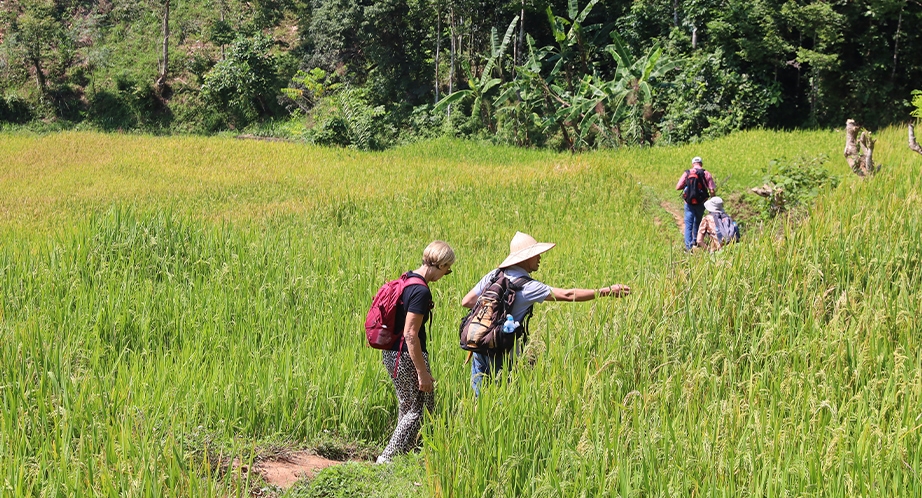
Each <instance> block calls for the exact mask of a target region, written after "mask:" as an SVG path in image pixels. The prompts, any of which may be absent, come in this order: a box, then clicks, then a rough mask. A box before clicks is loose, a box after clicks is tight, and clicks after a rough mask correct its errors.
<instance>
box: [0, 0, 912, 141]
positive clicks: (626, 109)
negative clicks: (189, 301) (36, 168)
mask: <svg viewBox="0 0 922 498" xmlns="http://www.w3.org/2000/svg"><path fill="white" fill-rule="evenodd" d="M167 5H169V9H168V10H167V9H166V8H165V7H166V6H167ZM167 13H169V16H168V18H167V19H166V21H168V22H167V23H166V25H167V27H168V28H169V29H168V31H167V32H165V31H164V29H163V24H164V17H166V14H167ZM919 26H922V4H920V3H919V2H917V1H915V0H862V1H857V2H845V1H835V2H829V1H826V0H797V1H794V0H721V1H716V0H705V1H697V0H696V1H675V2H664V1H651V0H641V1H627V0H618V1H612V2H600V1H598V0H590V1H587V2H578V1H576V0H567V1H563V0H544V1H540V2H535V1H528V2H525V1H524V0H520V1H508V0H489V1H482V2H472V1H469V0H361V1H343V0H259V1H255V2H254V1H247V2H244V1H242V0H206V1H204V2H193V1H190V0H169V1H167V0H148V1H145V2H135V1H130V0H105V1H102V0H11V1H7V2H4V3H3V4H2V5H0V33H3V36H2V38H0V94H2V95H0V97H2V98H0V123H8V124H23V123H29V122H33V123H45V124H42V125H38V124H34V126H36V127H40V126H48V125H47V123H49V122H51V123H56V124H55V125H52V126H53V127H55V126H56V127H72V126H83V127H89V128H98V129H105V130H117V129H122V130H128V129H140V130H156V131H158V132H160V131H163V132H170V131H173V132H190V131H191V132H213V131H218V130H225V129H235V130H241V129H244V130H251V131H255V132H260V133H273V134H282V135H286V136H289V137H294V138H300V137H306V138H308V139H310V138H311V137H319V138H318V139H316V140H315V142H317V143H338V144H343V145H347V146H352V147H357V148H374V147H382V146H384V145H385V144H395V143H402V142H407V141H410V140H413V139H417V138H422V137H427V136H432V135H435V134H442V133H448V134H455V135H463V136H470V135H473V136H488V137H492V138H494V139H495V140H496V141H499V142H505V143H510V144H517V145H525V146H550V147H556V148H563V149H572V150H580V149H586V148H593V147H617V146H620V145H625V144H627V145H631V144H654V143H666V144H668V143H683V142H687V141H695V140H698V139H701V138H707V137H714V136H721V135H724V134H726V133H729V132H731V131H734V130H740V129H748V128H753V127H760V126H761V127H772V128H777V127H783V128H792V127H801V126H806V127H811V126H822V127H828V126H840V125H841V123H843V122H844V121H845V119H846V118H854V119H856V120H858V121H859V122H860V123H862V124H863V125H864V126H865V127H867V128H876V127H878V126H883V125H885V124H889V123H895V122H902V121H904V120H905V118H906V116H907V114H908V112H909V111H910V110H911V106H910V105H909V99H910V92H911V90H913V89H914V88H915V87H916V86H917V82H918V81H919V80H920V79H922V51H919V50H918V49H917V48H918V47H919V46H922V30H920V29H919ZM504 33H505V34H506V36H503V34H504ZM166 34H168V35H169V36H167V37H166V39H165V41H164V38H165V35H166ZM164 42H165V45H166V47H164ZM164 55H165V56H166V57H165V59H164ZM163 69H165V70H166V78H165V79H164V80H163V81H162V82H161V83H158V78H159V76H160V73H161V70H163ZM314 69H320V70H323V71H325V72H327V73H328V74H330V75H335V79H336V80H337V81H338V82H339V83H342V84H343V86H342V87H341V89H340V90H336V91H332V92H330V93H328V94H327V95H326V96H325V97H319V98H318V99H317V100H316V101H311V102H310V103H309V104H308V105H307V109H305V105H304V104H305V102H295V101H293V100H292V99H291V98H290V97H289V96H288V93H287V92H285V91H283V89H284V88H286V87H289V88H298V85H299V83H298V81H299V80H301V78H300V77H298V76H296V75H297V74H298V71H299V70H300V71H302V74H309V72H310V71H311V70H314ZM292 78H294V80H292ZM459 90H460V91H462V92H464V93H463V94H461V95H459V96H457V97H455V100H454V101H453V103H454V104H456V105H454V106H448V105H447V103H446V105H443V106H441V107H439V108H437V109H434V108H433V105H434V104H435V103H436V102H438V101H440V100H442V99H443V98H444V97H445V96H446V95H449V94H453V93H456V92H457V91H459ZM338 92H349V93H350V95H346V96H338V95H336V94H337V93H338ZM462 97H463V98H462ZM325 99H330V100H331V102H329V103H326V102H324V100H325ZM344 101H345V102H348V105H345V104H343V102H344ZM314 106H318V107H319V109H318V110H317V113H318V114H319V116H317V117H313V116H311V112H312V110H313V107H314ZM350 106H351V107H356V106H359V107H360V108H361V112H354V113H353V114H355V115H357V116H359V117H357V118H352V117H350V114H349V113H348V112H346V111H342V109H345V108H350ZM334 108H335V109H339V110H340V111H331V109H334ZM293 111H297V112H294V113H293ZM331 112H333V114H337V112H338V113H339V114H341V115H342V116H340V120H342V121H343V122H342V123H339V121H337V122H336V123H339V124H336V123H334V122H332V121H330V118H329V116H330V115H331ZM351 119H354V120H353V121H350V120H351ZM363 120H364V122H366V124H367V123H371V125H372V127H373V128H374V133H373V134H374V135H375V138H374V140H365V139H362V140H359V141H354V140H353V138H350V137H352V136H353V135H355V133H352V134H350V133H347V132H345V131H344V130H343V127H345V128H350V127H362V126H364V125H363V124H362V122H363ZM276 121H282V122H284V121H288V123H287V124H286V125H285V126H277V125H274V124H271V123H272V122H276ZM333 125H335V126H333ZM317 126H319V127H321V129H320V130H314V129H313V128H314V127H317ZM331 126H332V128H331ZM337 127H339V128H337ZM330 135H332V136H333V138H328V137H329V136H330ZM360 135H361V134H360Z"/></svg>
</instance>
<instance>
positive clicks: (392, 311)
mask: <svg viewBox="0 0 922 498" xmlns="http://www.w3.org/2000/svg"><path fill="white" fill-rule="evenodd" d="M411 285H426V281H425V280H423V279H422V278H420V277H416V276H414V277H410V276H407V274H406V273H404V274H403V275H401V276H400V278H398V279H397V280H391V281H390V282H387V283H386V284H384V285H382V286H381V288H380V289H378V293H377V294H375V297H374V299H372V300H371V308H370V309H369V310H368V315H366V316H365V338H366V339H368V345H369V346H371V347H373V348H375V349H393V347H394V344H397V341H399V340H400V338H401V337H403V331H402V330H395V328H394V321H395V318H396V316H397V305H398V304H400V297H401V296H402V295H403V290H404V289H406V288H407V287H409V286H411ZM426 287H429V286H428V285H426Z"/></svg>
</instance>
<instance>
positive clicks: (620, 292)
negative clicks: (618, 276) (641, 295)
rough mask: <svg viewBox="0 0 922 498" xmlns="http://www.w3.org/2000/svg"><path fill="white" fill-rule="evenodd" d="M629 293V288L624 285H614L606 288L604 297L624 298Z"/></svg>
mask: <svg viewBox="0 0 922 498" xmlns="http://www.w3.org/2000/svg"><path fill="white" fill-rule="evenodd" d="M630 293H631V288H630V287H628V286H626V285H624V284H615V285H609V286H608V293H607V294H605V295H606V296H615V297H624V296H627V295H628V294H630Z"/></svg>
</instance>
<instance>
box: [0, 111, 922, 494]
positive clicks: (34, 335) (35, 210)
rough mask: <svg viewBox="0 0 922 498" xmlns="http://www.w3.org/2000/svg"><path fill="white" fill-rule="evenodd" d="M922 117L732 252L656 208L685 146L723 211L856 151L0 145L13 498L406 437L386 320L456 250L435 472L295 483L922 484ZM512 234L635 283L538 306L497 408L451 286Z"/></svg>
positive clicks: (553, 269) (786, 139)
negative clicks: (913, 137) (915, 135)
mask: <svg viewBox="0 0 922 498" xmlns="http://www.w3.org/2000/svg"><path fill="white" fill-rule="evenodd" d="M905 134H906V130H905V129H899V130H897V129H891V130H885V131H884V132H882V133H880V134H879V135H878V136H877V138H878V146H877V149H876V156H875V157H878V158H879V160H880V161H882V162H884V163H885V164H887V167H886V168H885V169H883V170H881V172H880V173H878V174H877V175H875V177H874V178H873V179H871V180H863V179H859V178H858V177H856V176H854V175H852V174H850V173H848V168H847V166H846V165H845V163H844V161H839V162H833V163H829V164H826V165H824V167H826V168H828V169H829V170H830V172H831V173H833V174H836V175H838V176H840V177H841V179H842V180H841V185H840V186H839V187H838V188H837V189H835V190H822V191H820V192H819V195H818V196H817V197H816V198H815V200H814V201H813V203H812V205H811V206H810V207H809V208H807V209H806V210H805V213H804V216H799V217H797V218H791V219H789V218H787V217H784V216H781V217H778V218H776V219H775V220H773V221H771V222H768V223H767V224H765V225H764V229H763V230H758V229H756V228H755V224H753V225H752V226H753V228H752V229H750V230H748V231H747V233H746V238H745V240H744V242H743V243H740V244H736V245H734V246H731V247H730V248H728V249H727V250H725V251H724V252H722V253H718V254H714V255H709V254H704V253H696V254H691V255H687V254H685V253H683V252H682V242H681V234H680V233H679V231H678V230H677V229H676V227H675V225H674V224H673V223H672V222H671V215H670V214H669V212H668V211H667V210H666V209H664V208H663V207H662V206H664V205H665V206H667V207H668V206H670V205H671V206H672V208H673V209H675V208H678V207H679V204H678V203H679V199H678V194H677V192H676V191H675V190H673V187H674V184H675V180H676V177H677V176H678V175H679V174H680V172H681V171H682V169H683V168H684V167H685V166H686V164H687V163H688V160H689V158H690V157H691V156H693V155H701V156H703V157H704V158H705V161H706V162H707V164H708V168H709V169H710V170H711V171H712V172H713V173H714V174H715V175H716V176H717V178H720V179H724V178H727V177H728V176H729V178H727V179H726V180H725V181H722V183H721V185H720V193H721V195H723V196H724V197H725V198H727V199H730V198H732V197H733V195H734V194H735V193H738V192H741V191H743V190H746V189H747V188H748V187H751V186H754V185H758V184H759V183H760V182H761V181H762V179H763V178H762V176H763V174H764V169H765V167H766V165H767V164H768V163H769V160H770V158H772V157H778V152H779V151H790V152H791V153H793V152H794V151H797V152H799V153H800V154H802V156H803V157H807V158H811V157H819V156H820V154H830V155H831V154H832V153H833V152H836V151H838V150H839V149H840V147H841V136H840V135H839V134H837V133H832V132H797V133H772V132H765V131H758V132H748V133H740V134H733V135H731V136H729V137H725V138H722V139H720V140H716V141H711V142H707V143H703V144H699V145H696V146H694V147H690V146H689V147H663V148H652V149H625V150H621V151H618V152H617V153H613V152H597V153H590V154H584V155H579V156H573V155H568V154H553V153H550V152H544V151H533V150H522V149H515V148H508V147H502V148H500V147H492V146H487V145H483V144H478V143H473V142H461V141H446V140H437V141H429V142H425V143H421V144H417V145H411V146H406V147H400V148H396V149H394V150H391V151H386V152H379V153H363V152H357V151H352V150H338V149H332V150H331V149H323V148H317V147H309V146H303V145H298V144H285V143H268V142H255V141H234V140H229V139H221V138H202V137H179V138H155V137H146V136H125V135H121V136H120V135H112V134H94V133H64V134H48V135H43V136H30V135H24V134H17V135H2V136H0V148H2V150H4V151H6V152H7V154H8V160H7V161H6V162H4V164H3V165H2V166H0V175H2V176H3V177H4V178H5V179H6V180H5V186H6V188H4V189H3V190H2V191H0V233H2V236H3V241H4V243H3V244H2V245H0V281H2V282H3V285H2V286H0V289H2V296H0V297H2V299H0V355H2V357H3V358H4V359H5V360H4V361H3V362H0V405H2V406H3V410H0V450H2V451H0V482H2V483H3V486H4V488H3V489H4V491H3V494H5V495H11V496H40V495H63V496H81V495H88V496H126V495H130V496H228V495H241V496H242V495H246V494H247V493H248V492H249V489H250V487H251V486H260V485H259V484H258V483H256V482H254V481H253V480H252V479H254V477H253V474H252V473H250V474H247V476H244V477H242V478H238V477H236V474H234V473H231V472H225V467H224V466H225V465H227V464H228V463H229V462H230V461H231V459H232V458H233V457H238V458H240V459H241V461H243V462H244V463H246V464H251V463H252V461H253V460H254V459H256V458H257V457H258V456H259V455H261V454H263V453H264V452H265V451H266V449H267V448H268V447H272V446H276V445H279V444H284V445H286V446H289V447H290V446H303V445H309V444H310V442H311V441H314V440H315V439H316V438H317V436H318V434H325V433H328V432H329V433H332V434H335V435H337V436H338V437H339V438H343V439H345V440H348V441H356V442H359V443H362V444H367V445H371V446H376V447H379V448H380V447H382V446H383V445H384V443H385V441H386V439H387V437H388V435H389V434H390V431H391V430H392V429H393V424H394V416H395V413H396V410H397V409H396V406H395V399H394V396H393V393H392V387H391V384H390V383H389V381H388V378H387V374H386V372H385V371H384V369H383V368H382V367H381V363H380V355H379V354H378V353H377V352H375V351H373V350H371V349H370V348H367V347H366V346H365V345H364V338H363V336H362V334H361V323H362V321H363V318H364V313H365V311H366V309H367V305H368V302H369V300H370V298H371V295H372V294H373V292H374V290H375V289H376V288H377V287H378V286H379V285H380V283H381V282H382V281H384V280H385V279H388V278H393V277H394V276H396V275H398V274H399V273H400V272H402V271H405V270H406V269H408V268H413V267H414V265H417V264H418V263H419V257H420V252H421V251H422V248H423V247H424V246H425V245H426V243H428V242H429V241H430V240H432V239H435V238H441V239H444V240H447V241H448V242H450V243H451V244H452V245H453V246H454V248H455V249H456V251H457V253H458V258H459V259H458V261H457V263H456V264H455V266H454V267H453V269H454V272H453V273H452V275H451V276H450V277H448V278H445V279H443V280H440V281H439V282H437V283H436V284H434V285H433V287H432V288H433V293H434V296H435V299H436V302H437V307H436V310H435V323H434V326H433V327H432V329H431V332H430V336H429V337H430V340H429V345H430V353H431V355H432V358H433V361H432V365H433V374H434V376H435V378H436V379H437V380H438V384H437V409H436V412H435V413H434V414H433V417H432V418H431V419H429V420H427V421H426V423H425V426H424V431H423V437H424V443H423V450H422V454H421V455H422V456H421V460H420V459H419V457H417V456H411V457H408V458H407V460H406V461H403V462H400V463H399V464H398V467H396V469H397V470H391V469H381V468H379V467H375V468H367V467H366V465H368V466H370V465H371V464H361V465H359V464H355V465H352V466H349V467H345V468H340V469H336V470H331V471H325V473H326V472H328V473H326V474H324V475H322V479H319V480H318V481H317V482H318V484H317V485H305V486H301V487H299V488H295V489H293V490H292V491H291V495H292V496H325V495H326V496H329V495H333V496H335V495H336V494H335V493H337V492H340V493H342V494H348V493H350V492H360V493H363V492H365V491H364V490H367V489H369V488H370V487H373V486H374V481H376V480H379V479H385V480H387V481H386V482H387V483H388V484H390V485H400V484H398V482H402V483H404V484H403V485H406V483H407V482H408V481H410V480H411V479H412V478H411V477H409V475H413V474H412V470H411V469H410V468H409V467H415V468H417V469H419V470H418V472H420V475H419V478H418V480H417V481H414V482H419V483H420V484H421V485H422V486H420V487H421V488H425V489H424V490H421V491H422V492H424V493H425V494H428V495H437V496H464V497H467V496H480V495H481V494H484V493H487V494H490V495H493V496H547V495H554V496H583V495H586V496H604V495H606V494H608V493H612V492H613V491H614V492H617V493H618V494H620V495H622V496H650V495H692V494H699V495H734V496H736V495H745V496H753V495H758V496H781V495H813V496H846V495H847V496H879V495H889V496H898V495H902V496H918V495H919V494H920V492H922V488H920V484H919V481H918V480H917V479H916V477H915V472H916V471H917V469H919V468H922V467H920V466H922V434H920V432H919V429H918V427H919V416H920V415H919V407H920V406H922V380H920V379H922V348H920V347H919V339H918V334H917V333H916V331H918V330H919V328H920V323H919V318H918V317H919V316H922V288H920V285H922V274H920V272H922V265H920V254H922V227H920V226H919V223H920V222H919V220H920V219H922V207H920V206H922V204H920V202H919V199H920V198H922V191H920V189H922V184H920V180H919V175H918V170H919V159H918V158H917V154H915V153H913V152H911V151H909V150H907V149H906V147H905V145H904V141H905ZM27 166H28V167H27ZM497 175H499V176H500V177H502V178H504V179H505V180H504V182H503V183H499V182H494V183H490V182H483V178H485V177H488V176H490V177H494V176H497ZM485 199H491V200H492V202H485ZM726 207H727V210H728V212H730V214H731V215H734V216H736V215H737V213H739V211H738V209H739V208H740V207H741V206H739V205H736V204H733V203H730V202H728V203H727V206H726ZM515 230H525V231H527V232H530V233H532V234H533V235H535V236H536V237H537V238H538V239H539V240H547V241H554V242H557V243H558V246H557V247H556V248H555V249H554V250H553V251H551V252H549V253H547V256H546V258H544V259H543V261H542V267H541V269H540V271H539V272H538V273H537V274H536V275H535V276H536V277H538V278H540V279H542V280H544V281H546V282H548V283H550V284H551V285H555V286H560V287H571V286H596V287H600V286H603V285H607V284H610V283H616V282H623V283H626V284H629V285H631V286H632V288H633V289H634V294H633V295H632V296H630V297H629V298H625V299H620V300H617V299H605V300H597V301H593V302H590V303H578V304H566V303H544V304H542V305H540V306H538V307H537V308H536V315H535V317H534V319H533V321H532V326H533V332H532V341H531V346H530V349H529V350H528V352H527V355H526V358H528V359H529V360H531V361H522V362H521V363H520V364H519V366H518V367H517V368H516V369H515V370H514V371H513V381H512V382H511V383H508V384H503V385H493V386H490V387H489V388H487V389H485V390H484V393H483V394H482V396H481V397H480V399H479V400H475V399H474V398H473V396H472V393H471V391H470V387H469V366H467V365H464V364H463V356H464V355H463V353H462V352H461V350H460V349H458V346H457V327H456V320H458V319H459V318H460V317H461V316H462V315H463V310H462V308H461V307H460V306H459V304H458V303H459V300H460V298H461V296H463V295H464V294H465V293H466V292H467V291H468V290H469V289H470V287H472V286H473V285H474V283H475V282H476V281H477V279H478V278H480V276H482V275H483V274H484V273H486V272H487V271H489V270H490V269H491V268H492V267H493V266H494V265H495V264H497V262H498V261H500V260H501V259H502V258H503V257H504V256H505V255H506V254H507V251H508V243H509V240H508V239H509V237H510V236H511V234H513V233H514V231H515ZM689 296H694V298H690V297H689ZM420 461H421V462H423V464H422V465H424V468H419V467H417V465H418V464H414V462H420ZM407 472H410V474H409V475H408V474H407ZM422 474H425V475H424V476H423V475H422ZM247 479H250V480H249V481H248V480H247ZM323 486H326V488H324V487H323ZM411 489H418V488H417V487H416V486H413V488H411ZM327 491H329V492H327ZM388 492H390V489H388V491H387V492H381V493H380V496H389V495H388V494H387V493H388ZM394 494H397V495H401V496H406V495H407V494H406V493H392V494H390V495H394Z"/></svg>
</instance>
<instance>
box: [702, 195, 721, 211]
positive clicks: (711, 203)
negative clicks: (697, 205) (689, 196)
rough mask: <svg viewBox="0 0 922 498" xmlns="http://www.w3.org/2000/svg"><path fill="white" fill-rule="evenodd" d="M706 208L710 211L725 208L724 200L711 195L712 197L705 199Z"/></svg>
mask: <svg viewBox="0 0 922 498" xmlns="http://www.w3.org/2000/svg"><path fill="white" fill-rule="evenodd" d="M704 209H707V210H708V211H710V212H712V213H713V212H716V211H721V212H723V210H724V200H723V199H721V198H720V197H711V198H710V199H708V200H706V201H704Z"/></svg>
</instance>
